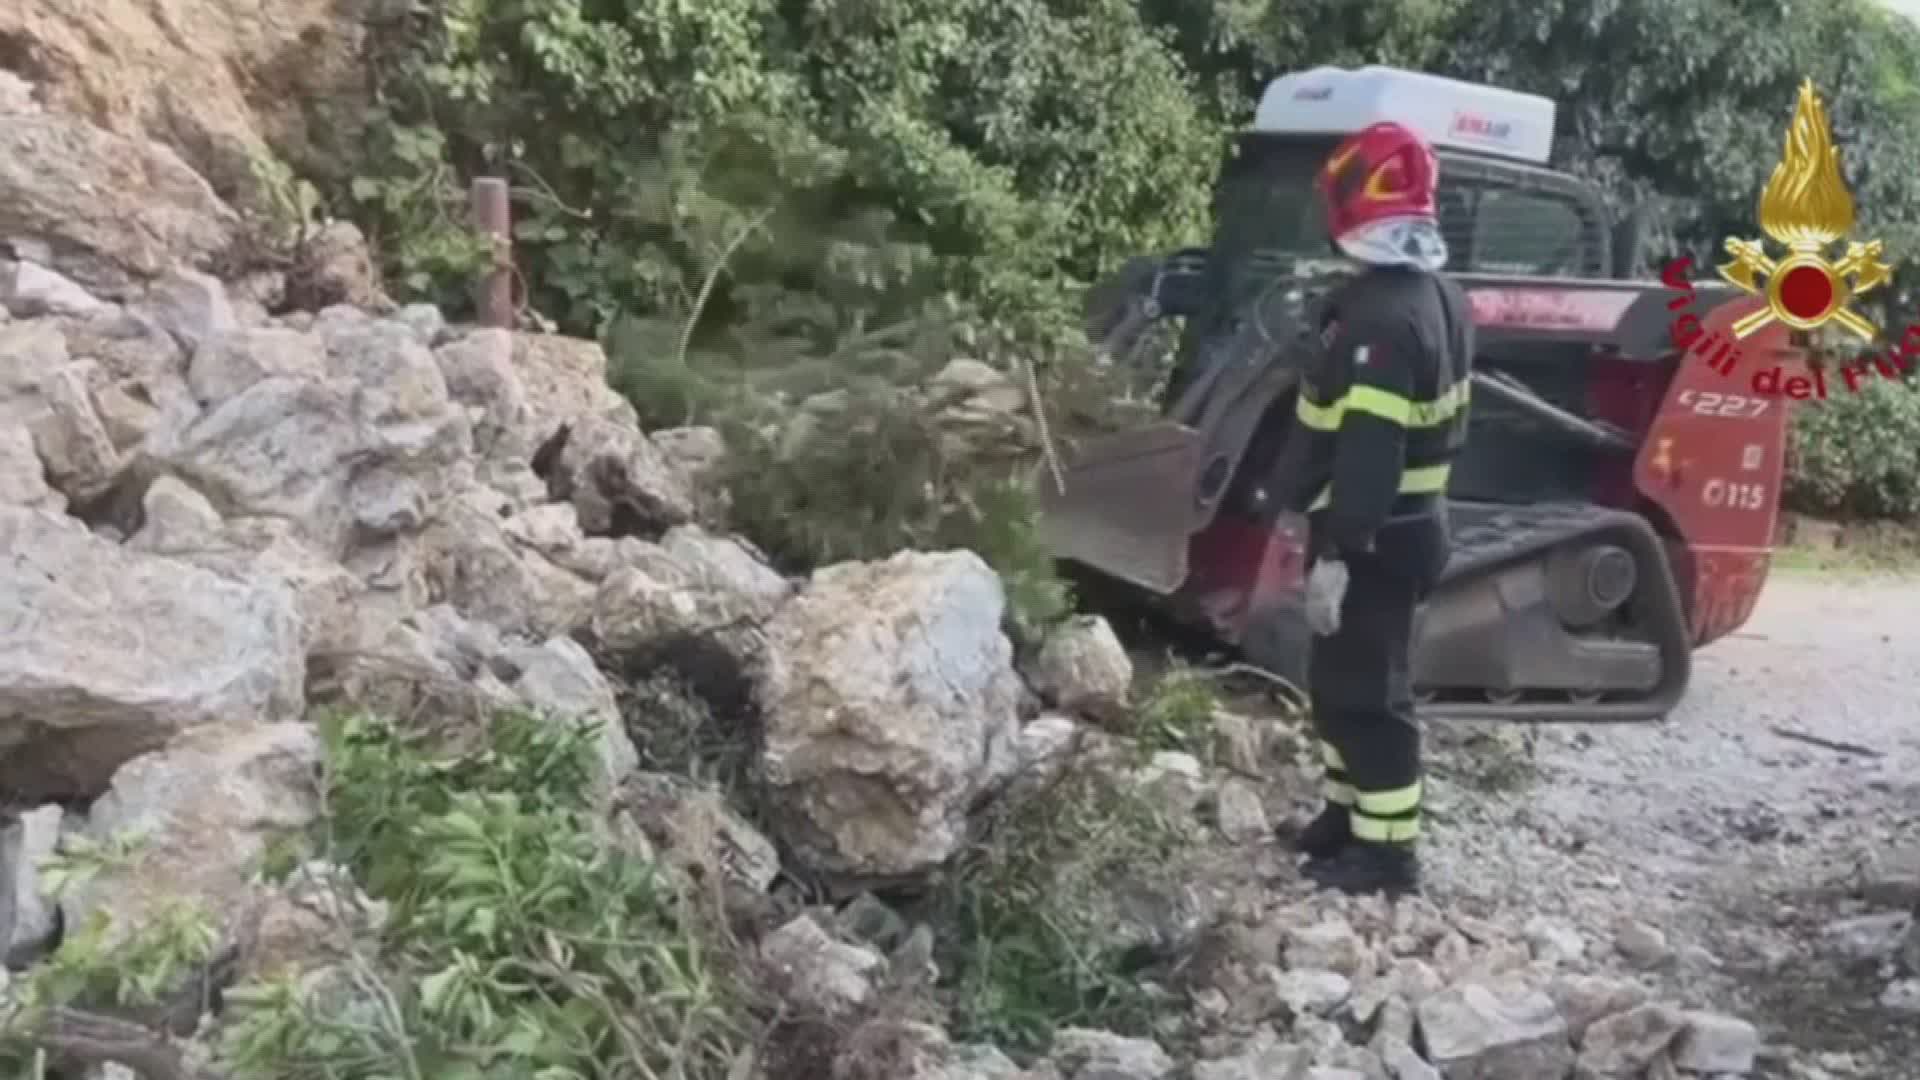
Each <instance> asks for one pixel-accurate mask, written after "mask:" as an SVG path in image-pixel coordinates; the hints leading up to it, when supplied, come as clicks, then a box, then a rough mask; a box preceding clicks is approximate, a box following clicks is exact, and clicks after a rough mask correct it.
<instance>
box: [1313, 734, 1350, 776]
mask: <svg viewBox="0 0 1920 1080" xmlns="http://www.w3.org/2000/svg"><path fill="white" fill-rule="evenodd" d="M1319 742H1320V763H1321V764H1322V765H1325V766H1326V767H1327V768H1329V769H1344V768H1346V767H1347V762H1346V759H1345V758H1343V757H1341V756H1340V748H1339V747H1337V746H1335V745H1333V744H1332V743H1330V742H1328V741H1327V740H1325V739H1321V740H1319Z"/></svg>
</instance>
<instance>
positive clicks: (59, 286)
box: [0, 262, 109, 319]
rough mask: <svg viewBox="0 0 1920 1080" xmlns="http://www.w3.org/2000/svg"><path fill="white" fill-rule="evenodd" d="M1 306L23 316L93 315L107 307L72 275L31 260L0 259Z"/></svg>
mask: <svg viewBox="0 0 1920 1080" xmlns="http://www.w3.org/2000/svg"><path fill="white" fill-rule="evenodd" d="M0 306H4V307H5V308H6V309H7V310H8V311H10V312H12V313H13V314H14V316H15V317H17V318H22V319H34V318H39V317H41V316H44V315H65V316H84V315H92V314H94V313H96V312H100V311H105V310H107V308H108V307H109V305H108V304H107V303H105V302H104V301H102V300H100V299H99V298H98V297H96V296H94V295H93V294H92V293H90V292H88V291H87V290H86V289H84V288H81V287H80V285H79V284H78V283H76V282H74V281H72V280H71V279H69V278H67V277H65V276H63V275H61V274H57V273H54V272H53V271H52V270H49V269H47V268H46V267H44V266H40V265H38V264H36V263H30V262H16V263H7V262H0Z"/></svg>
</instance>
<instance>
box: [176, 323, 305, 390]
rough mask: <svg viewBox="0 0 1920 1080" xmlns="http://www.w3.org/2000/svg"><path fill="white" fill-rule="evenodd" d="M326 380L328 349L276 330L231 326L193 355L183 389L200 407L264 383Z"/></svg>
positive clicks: (296, 333) (296, 334) (282, 329)
mask: <svg viewBox="0 0 1920 1080" xmlns="http://www.w3.org/2000/svg"><path fill="white" fill-rule="evenodd" d="M326 375H327V350H326V346H325V344H324V343H323V342H322V341H321V340H320V339H319V338H317V337H315V336H313V335H312V334H303V333H300V332H299V331H297V330H289V329H287V328H285V327H278V326H271V327H234V328H232V329H229V330H227V331H224V332H222V333H218V334H215V335H212V336H211V337H210V338H209V339H208V340H207V341H206V342H205V343H204V344H202V345H201V346H200V347H199V348H198V349H196V350H195V351H194V353H193V360H192V362H191V363H190V364H189V366H188V368H187V386H188V388H189V389H191V390H192V391H193V396H194V398H195V399H196V400H197V401H199V403H200V404H201V405H218V404H220V403H221V402H224V401H228V400H230V399H232V398H236V397H239V396H240V395H241V394H242V393H243V392H245V391H246V390H247V389H248V388H250V387H252V386H253V385H254V384H256V383H261V382H265V381H266V380H268V379H273V378H279V377H283V376H285V377H292V378H302V379H323V378H325V377H326Z"/></svg>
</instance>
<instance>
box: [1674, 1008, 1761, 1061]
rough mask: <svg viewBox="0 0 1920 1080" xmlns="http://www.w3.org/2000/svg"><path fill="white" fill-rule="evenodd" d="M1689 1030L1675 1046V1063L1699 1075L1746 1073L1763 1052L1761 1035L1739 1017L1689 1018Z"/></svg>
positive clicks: (1703, 1014)
mask: <svg viewBox="0 0 1920 1080" xmlns="http://www.w3.org/2000/svg"><path fill="white" fill-rule="evenodd" d="M1686 1024H1687V1026H1686V1029H1685V1030H1684V1031H1682V1032H1681V1034H1680V1039H1679V1041H1678V1042H1677V1043H1675V1044H1674V1048H1673V1063H1674V1064H1675V1065H1678V1066H1680V1067H1681V1068H1682V1069H1686V1070H1689V1071H1691V1072H1700V1073H1726V1072H1730V1073H1747V1072H1751V1071H1752V1070H1753V1059H1754V1057H1755V1055H1757V1054H1758V1053H1759V1052H1760V1032H1759V1031H1758V1030H1757V1029H1755V1028H1754V1026H1753V1025H1752V1024H1749V1023H1747V1022H1746V1021H1745V1020H1741V1019H1739V1018H1738V1017H1733V1016H1724V1015H1721V1014H1719V1013H1708V1012H1691V1013H1688V1014H1686Z"/></svg>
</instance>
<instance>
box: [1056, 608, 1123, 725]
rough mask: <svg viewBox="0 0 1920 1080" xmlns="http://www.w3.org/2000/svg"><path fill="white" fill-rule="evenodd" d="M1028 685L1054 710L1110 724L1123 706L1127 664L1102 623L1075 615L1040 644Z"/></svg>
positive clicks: (1093, 617) (1110, 630)
mask: <svg viewBox="0 0 1920 1080" xmlns="http://www.w3.org/2000/svg"><path fill="white" fill-rule="evenodd" d="M1033 682H1034V689H1036V690H1038V691H1039V692H1040V694H1041V696H1043V697H1045V698H1046V699H1047V700H1048V701H1049V702H1051V703H1052V704H1053V705H1055V706H1056V707H1058V708H1061V709H1066V710H1068V711H1070V712H1081V713H1085V714H1087V715H1089V716H1093V717H1096V718H1099V719H1105V720H1115V719H1117V718H1118V717H1119V715H1120V714H1121V713H1122V712H1123V711H1124V710H1125V709H1126V706H1127V695H1128V692H1129V690H1130V688H1131V687H1132V686H1133V661H1132V659H1130V658H1129V657H1128V656H1127V650H1126V649H1125V647H1123V646H1122V645H1121V644H1120V639H1119V638H1118V637H1116V636H1114V633H1113V627H1112V626H1111V625H1109V624H1108V622H1107V620H1106V619H1104V618H1101V617H1100V616H1098V615H1076V616H1074V617H1073V618H1070V619H1068V620H1067V621H1066V622H1064V623H1062V624H1061V625H1059V626H1057V627H1055V628H1054V629H1053V630H1052V631H1051V632H1050V633H1049V634H1048V635H1047V638H1046V640H1045V641H1044V642H1043V643H1042V644H1041V646H1040V655H1039V656H1038V657H1037V658H1036V659H1035V661H1034V669H1033Z"/></svg>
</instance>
